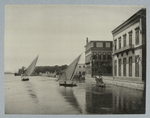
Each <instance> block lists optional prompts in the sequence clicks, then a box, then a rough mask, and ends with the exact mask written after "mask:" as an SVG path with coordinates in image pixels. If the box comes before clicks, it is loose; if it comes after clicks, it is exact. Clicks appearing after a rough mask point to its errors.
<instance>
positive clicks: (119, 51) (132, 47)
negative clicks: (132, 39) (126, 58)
mask: <svg viewBox="0 0 150 118" xmlns="http://www.w3.org/2000/svg"><path fill="white" fill-rule="evenodd" d="M133 49H134V45H133V44H129V45H126V46H125V47H121V48H120V49H117V50H115V51H114V54H117V56H118V54H120V53H121V54H122V55H123V53H124V52H126V53H127V55H128V52H129V51H130V50H132V52H133V53H134V50H133Z"/></svg>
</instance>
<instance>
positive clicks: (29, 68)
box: [24, 56, 38, 76]
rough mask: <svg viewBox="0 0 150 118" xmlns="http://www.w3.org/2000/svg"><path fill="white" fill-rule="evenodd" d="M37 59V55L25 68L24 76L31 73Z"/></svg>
mask: <svg viewBox="0 0 150 118" xmlns="http://www.w3.org/2000/svg"><path fill="white" fill-rule="evenodd" d="M37 60H38V56H37V57H36V58H35V59H34V60H33V61H32V63H31V64H30V65H29V66H28V68H27V69H26V70H25V73H24V76H30V75H31V74H32V73H33V71H34V69H35V65H36V62H37Z"/></svg>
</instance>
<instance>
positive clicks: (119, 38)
mask: <svg viewBox="0 0 150 118" xmlns="http://www.w3.org/2000/svg"><path fill="white" fill-rule="evenodd" d="M120 48H121V37H120V38H119V49H120Z"/></svg>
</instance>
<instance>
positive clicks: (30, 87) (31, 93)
mask: <svg viewBox="0 0 150 118" xmlns="http://www.w3.org/2000/svg"><path fill="white" fill-rule="evenodd" d="M25 85H26V88H27V91H28V92H29V96H30V97H31V98H32V99H33V102H34V103H38V98H37V95H36V92H35V90H34V85H33V84H32V83H31V82H30V81H28V82H25Z"/></svg>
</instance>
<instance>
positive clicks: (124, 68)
mask: <svg viewBox="0 0 150 118" xmlns="http://www.w3.org/2000/svg"><path fill="white" fill-rule="evenodd" d="M123 76H126V58H124V59H123Z"/></svg>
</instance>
